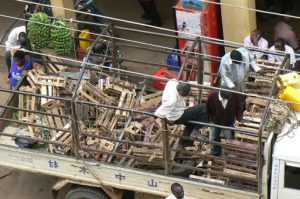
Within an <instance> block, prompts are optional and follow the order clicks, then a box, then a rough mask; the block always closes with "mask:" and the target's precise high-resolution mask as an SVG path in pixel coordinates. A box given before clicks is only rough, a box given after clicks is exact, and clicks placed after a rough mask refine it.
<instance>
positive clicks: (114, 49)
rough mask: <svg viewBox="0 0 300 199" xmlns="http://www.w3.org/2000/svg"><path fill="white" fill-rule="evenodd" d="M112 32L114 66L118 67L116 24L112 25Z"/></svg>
mask: <svg viewBox="0 0 300 199" xmlns="http://www.w3.org/2000/svg"><path fill="white" fill-rule="evenodd" d="M111 33H112V35H111V36H112V38H111V42H112V67H113V68H116V66H117V46H116V40H115V38H114V35H115V28H114V26H111Z"/></svg>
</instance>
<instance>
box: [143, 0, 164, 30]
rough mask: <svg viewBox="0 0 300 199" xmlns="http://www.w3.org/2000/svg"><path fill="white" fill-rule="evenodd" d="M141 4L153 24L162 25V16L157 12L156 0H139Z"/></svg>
mask: <svg viewBox="0 0 300 199" xmlns="http://www.w3.org/2000/svg"><path fill="white" fill-rule="evenodd" d="M138 2H139V4H140V5H141V7H142V8H143V10H144V12H145V15H146V16H147V17H148V18H150V19H151V23H152V24H153V25H161V20H160V16H159V14H158V12H157V8H156V3H155V1H154V0H151V1H144V0H138Z"/></svg>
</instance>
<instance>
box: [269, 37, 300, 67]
mask: <svg viewBox="0 0 300 199" xmlns="http://www.w3.org/2000/svg"><path fill="white" fill-rule="evenodd" d="M270 51H271V52H279V53H280V51H281V53H284V54H289V55H290V64H291V66H292V68H294V67H295V63H296V58H295V52H294V50H293V48H292V47H290V46H288V45H286V44H285V41H284V39H283V38H281V37H279V38H277V39H276V40H275V42H274V45H273V46H272V47H271V48H270ZM283 59H284V55H272V54H269V61H272V62H275V61H276V62H282V61H283Z"/></svg>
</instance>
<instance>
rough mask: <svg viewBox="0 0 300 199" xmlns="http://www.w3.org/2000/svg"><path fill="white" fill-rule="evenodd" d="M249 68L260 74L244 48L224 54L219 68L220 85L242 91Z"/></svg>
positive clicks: (252, 58) (249, 53) (251, 57)
mask: <svg viewBox="0 0 300 199" xmlns="http://www.w3.org/2000/svg"><path fill="white" fill-rule="evenodd" d="M250 67H251V68H252V69H253V70H254V71H255V72H260V73H262V70H261V68H260V67H259V66H258V65H257V64H256V59H255V58H254V56H253V55H252V53H251V52H250V51H249V50H247V49H246V48H238V49H236V50H233V51H231V52H230V53H227V54H225V55H224V56H223V57H222V59H221V64H220V68H219V73H220V75H221V85H222V86H226V87H228V88H230V89H234V90H237V91H244V90H245V85H244V79H245V78H246V76H247V74H248V73H249V72H250Z"/></svg>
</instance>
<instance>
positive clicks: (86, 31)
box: [79, 29, 91, 50]
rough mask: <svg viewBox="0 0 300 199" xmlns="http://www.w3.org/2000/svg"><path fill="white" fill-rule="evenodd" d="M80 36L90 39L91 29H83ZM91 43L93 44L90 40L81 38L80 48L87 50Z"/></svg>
mask: <svg viewBox="0 0 300 199" xmlns="http://www.w3.org/2000/svg"><path fill="white" fill-rule="evenodd" d="M79 38H83V39H90V38H91V34H90V30H89V29H83V30H82V32H81V33H80V35H79ZM90 45H91V42H90V41H85V40H80V39H79V47H80V49H83V50H86V49H88V48H89V47H90Z"/></svg>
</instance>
